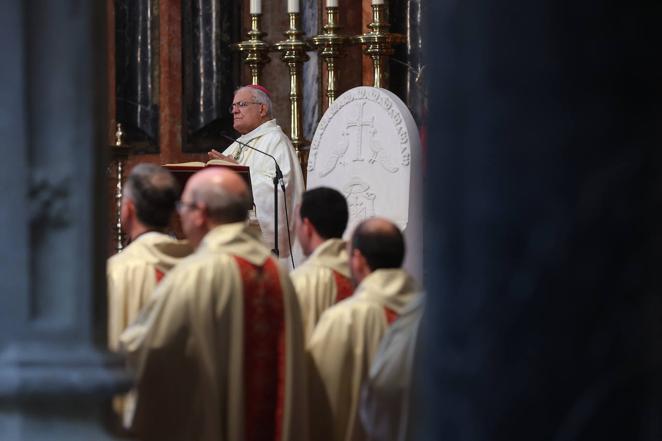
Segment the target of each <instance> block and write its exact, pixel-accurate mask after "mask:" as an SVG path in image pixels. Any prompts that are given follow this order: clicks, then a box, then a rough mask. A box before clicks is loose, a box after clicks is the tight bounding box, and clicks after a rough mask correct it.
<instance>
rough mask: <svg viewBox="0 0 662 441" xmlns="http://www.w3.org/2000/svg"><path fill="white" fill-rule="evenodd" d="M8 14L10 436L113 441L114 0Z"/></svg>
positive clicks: (3, 317)
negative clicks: (109, 103)
mask: <svg viewBox="0 0 662 441" xmlns="http://www.w3.org/2000/svg"><path fill="white" fill-rule="evenodd" d="M3 4H4V8H3V13H2V14H0V53H1V54H2V57H3V68H2V69H0V143H1V144H2V148H1V151H2V161H0V184H1V186H0V188H1V190H2V192H1V193H0V194H1V196H0V201H1V203H2V209H1V210H0V243H1V244H2V247H3V250H2V252H1V253H0V439H2V440H3V441H5V440H6V441H13V440H21V441H22V440H105V439H111V438H110V436H108V435H107V434H106V433H105V431H104V429H103V428H102V425H101V415H102V412H103V409H104V405H105V404H107V402H108V398H109V397H110V395H111V394H112V393H113V392H116V391H119V390H123V389H126V387H127V386H128V384H129V382H128V378H127V376H126V375H125V373H124V372H123V370H122V363H121V360H117V359H113V358H111V357H109V356H108V355H107V354H106V353H105V352H104V351H103V350H100V349H98V348H100V347H102V346H103V345H104V340H105V338H104V334H105V315H104V310H105V289H104V277H103V264H104V256H105V252H104V249H103V244H104V243H105V235H104V231H105V230H104V228H103V222H105V220H106V217H105V213H104V211H103V208H102V207H103V206H104V205H105V203H106V192H105V191H104V188H103V181H102V179H103V173H102V167H103V161H102V160H103V156H104V152H105V150H106V147H105V143H106V142H105V127H104V124H103V122H105V121H106V119H107V114H106V108H105V102H104V99H103V97H105V95H106V90H107V86H106V81H105V78H106V77H105V75H106V64H105V57H106V46H105V44H104V39H105V24H106V22H105V16H104V11H105V4H104V3H103V2H80V1H75V0H70V1H59V2H52V1H49V0H40V1H39V0H32V1H25V0H8V1H6V2H4V3H3Z"/></svg>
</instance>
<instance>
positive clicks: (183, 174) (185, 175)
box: [163, 162, 253, 205]
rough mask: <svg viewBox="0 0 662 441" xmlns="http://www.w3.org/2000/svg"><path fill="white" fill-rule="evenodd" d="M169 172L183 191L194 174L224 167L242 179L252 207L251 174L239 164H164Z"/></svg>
mask: <svg viewBox="0 0 662 441" xmlns="http://www.w3.org/2000/svg"><path fill="white" fill-rule="evenodd" d="M163 167H164V168H167V169H168V170H170V173H172V174H173V176H174V177H175V179H177V182H179V185H180V186H181V189H182V191H184V186H185V185H186V182H187V181H188V180H189V178H190V177H191V176H193V174H194V173H196V172H199V171H200V170H204V169H205V168H209V167H224V168H229V169H230V170H232V171H234V172H236V173H237V174H238V175H239V176H241V177H242V178H243V180H244V181H245V182H246V185H247V186H248V192H249V194H250V197H251V205H253V187H252V186H251V174H250V169H249V167H248V166H246V165H239V164H205V163H204V162H199V163H190V162H184V163H182V164H165V165H164V166H163Z"/></svg>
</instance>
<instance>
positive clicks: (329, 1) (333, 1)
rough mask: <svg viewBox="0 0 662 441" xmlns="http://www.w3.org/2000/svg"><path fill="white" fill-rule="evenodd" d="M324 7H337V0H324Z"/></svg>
mask: <svg viewBox="0 0 662 441" xmlns="http://www.w3.org/2000/svg"><path fill="white" fill-rule="evenodd" d="M326 7H327V8H337V7H338V0H326Z"/></svg>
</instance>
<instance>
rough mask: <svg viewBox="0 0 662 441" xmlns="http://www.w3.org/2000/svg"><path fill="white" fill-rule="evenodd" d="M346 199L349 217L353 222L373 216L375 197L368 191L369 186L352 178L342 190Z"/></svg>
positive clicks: (357, 178) (355, 177)
mask: <svg viewBox="0 0 662 441" xmlns="http://www.w3.org/2000/svg"><path fill="white" fill-rule="evenodd" d="M343 193H344V195H345V198H346V199H347V206H348V207H349V216H350V218H351V219H353V220H354V221H355V222H360V221H362V220H364V219H368V218H370V217H374V216H375V199H377V195H376V194H375V193H373V192H372V191H370V185H368V184H367V183H366V182H364V181H362V180H361V179H360V178H359V177H357V176H354V177H353V178H352V179H351V180H350V181H349V182H348V183H347V184H346V185H345V187H344V188H343Z"/></svg>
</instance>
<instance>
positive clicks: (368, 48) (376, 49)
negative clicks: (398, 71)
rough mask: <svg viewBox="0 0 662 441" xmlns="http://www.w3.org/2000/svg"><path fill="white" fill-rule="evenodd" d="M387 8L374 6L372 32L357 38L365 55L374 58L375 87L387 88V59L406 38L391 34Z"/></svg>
mask: <svg viewBox="0 0 662 441" xmlns="http://www.w3.org/2000/svg"><path fill="white" fill-rule="evenodd" d="M385 16H386V6H385V5H383V4H381V5H374V4H373V5H372V23H370V24H369V25H368V28H370V32H367V33H365V34H363V35H358V36H357V37H355V39H356V41H358V42H359V43H361V44H362V45H364V46H365V53H366V55H369V56H370V58H372V67H373V75H374V84H373V85H374V87H386V86H387V83H388V70H387V69H388V64H387V63H386V61H387V60H386V58H387V57H390V56H391V55H393V52H394V51H393V45H394V44H397V43H403V42H404V41H405V36H404V35H401V34H391V33H390V32H389V31H388V30H389V28H390V24H389V23H388V22H387V21H386V20H385Z"/></svg>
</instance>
